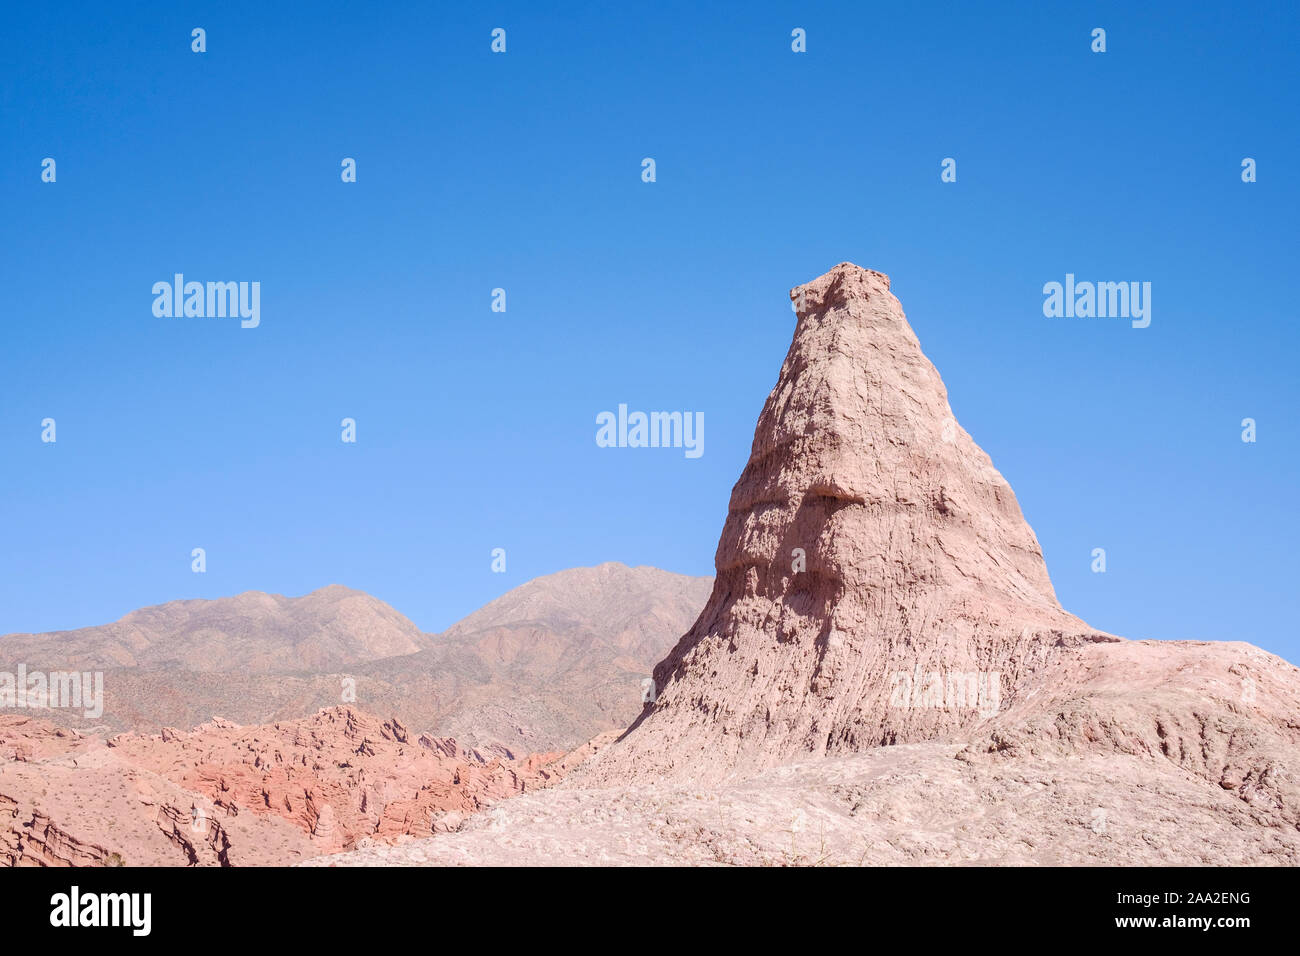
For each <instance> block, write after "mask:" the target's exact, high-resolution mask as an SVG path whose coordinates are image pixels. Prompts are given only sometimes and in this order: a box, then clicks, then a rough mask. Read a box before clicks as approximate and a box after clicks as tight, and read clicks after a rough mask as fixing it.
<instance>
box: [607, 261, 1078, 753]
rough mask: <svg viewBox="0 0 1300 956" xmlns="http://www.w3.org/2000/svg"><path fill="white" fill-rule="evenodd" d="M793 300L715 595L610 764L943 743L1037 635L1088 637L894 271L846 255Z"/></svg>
mask: <svg viewBox="0 0 1300 956" xmlns="http://www.w3.org/2000/svg"><path fill="white" fill-rule="evenodd" d="M790 296H791V300H792V302H793V303H794V307H795V310H796V312H797V313H798V316H799V318H798V324H797V326H796V328H795V332H794V340H793V342H792V343H791V345H790V351H789V353H788V354H787V355H786V359H785V363H784V364H783V365H782V367H781V374H780V377H779V378H778V380H777V383H776V386H775V387H774V388H773V389H772V392H771V394H770V395H769V396H768V398H767V402H766V404H765V405H764V406H763V411H762V413H761V415H760V416H759V419H758V426H757V428H756V429H755V432H754V443H753V448H752V451H751V453H750V458H749V463H748V464H747V465H746V466H745V470H744V472H743V473H742V474H741V476H740V479H739V481H737V482H736V485H735V488H734V489H733V490H732V493H731V504H730V508H729V510H728V513H727V520H726V524H725V526H724V527H723V530H722V537H721V540H720V541H719V543H718V550H717V555H716V566H717V579H716V582H715V584H714V588H713V593H712V595H711V597H710V599H709V602H708V604H707V606H706V607H705V609H704V611H703V613H702V614H701V615H700V617H699V619H698V620H697V621H696V623H695V625H694V627H693V628H692V629H691V630H690V632H689V633H687V634H686V636H685V637H683V638H682V640H681V641H680V642H679V643H678V644H677V646H676V647H675V648H674V650H673V651H672V652H671V653H670V654H669V656H668V657H667V658H666V659H665V660H663V661H662V662H661V663H660V664H659V666H658V667H657V668H656V669H655V681H656V684H657V686H658V688H659V694H658V698H657V700H656V701H655V702H654V703H653V704H651V705H648V706H647V708H646V710H645V711H644V712H643V713H642V716H641V718H640V719H639V720H638V721H637V723H636V724H634V725H633V727H632V728H631V729H630V731H629V732H628V734H627V735H626V736H625V738H624V740H623V741H622V742H621V743H620V745H619V746H618V747H617V748H614V750H613V752H611V753H610V754H608V756H607V758H606V760H604V761H603V762H602V765H603V766H606V767H608V768H610V772H612V773H616V774H621V773H632V774H649V775H662V774H671V773H673V772H674V771H676V770H682V771H684V772H688V773H689V775H690V776H691V777H692V778H695V779H708V778H711V777H717V776H721V775H725V774H726V773H727V772H728V771H729V770H730V769H731V768H732V767H733V765H736V764H739V763H743V764H745V765H746V766H747V767H750V768H752V767H753V766H754V765H756V764H757V765H760V766H761V765H768V764H773V763H780V762H785V761H787V760H789V759H793V758H797V757H799V756H800V755H803V754H809V755H811V754H827V753H839V752H846V751H853V750H860V749H863V748H866V747H872V746H878V745H881V744H888V743H898V742H905V741H911V740H921V739H928V738H932V737H935V736H937V735H939V734H942V733H944V732H947V731H951V730H955V729H958V728H962V727H969V726H971V725H973V724H974V723H976V722H978V721H981V720H987V719H989V717H991V716H992V715H993V714H995V713H996V712H997V710H998V709H999V708H1000V707H1001V706H1002V704H1003V703H1004V702H1005V699H1006V694H1007V688H1008V687H1010V686H1011V684H1010V683H1009V681H1010V680H1011V679H1013V678H1014V676H1015V673H1016V672H1017V671H1018V670H1019V669H1020V668H1021V667H1022V666H1025V664H1026V662H1028V661H1032V658H1033V654H1032V652H1031V651H1030V648H1032V647H1033V646H1034V645H1036V644H1037V643H1039V642H1042V641H1047V640H1050V641H1058V640H1061V639H1062V638H1066V635H1069V636H1070V637H1069V638H1067V639H1079V638H1082V637H1083V636H1084V635H1087V634H1092V633H1093V632H1091V631H1090V629H1089V628H1088V627H1087V625H1085V624H1084V623H1083V622H1082V621H1079V620H1078V619H1077V618H1075V617H1073V616H1071V615H1069V614H1067V613H1066V612H1064V611H1063V610H1062V609H1061V607H1060V605H1059V604H1058V603H1057V600H1056V594H1055V592H1054V591H1053V589H1052V583H1051V580H1050V579H1049V577H1048V574H1047V568H1046V565H1045V564H1044V561H1043V555H1042V551H1041V549H1040V548H1039V545H1038V540H1037V538H1036V537H1035V536H1034V533H1033V531H1032V530H1031V529H1030V527H1029V525H1028V524H1027V523H1026V522H1025V520H1024V517H1023V516H1022V515H1021V513H1020V507H1019V505H1018V504H1017V502H1016V497H1015V494H1014V493H1013V492H1012V490H1011V488H1010V486H1008V484H1007V483H1006V481H1005V480H1004V479H1003V478H1002V476H1001V475H1000V474H999V473H998V471H997V469H995V468H994V467H993V463H992V462H991V461H990V460H989V457H988V455H986V454H985V453H984V452H983V451H982V450H981V449H980V448H979V446H978V445H976V444H975V442H974V441H973V440H972V439H971V437H970V436H969V435H968V434H967V433H966V432H965V431H964V430H963V429H962V428H961V427H960V426H959V425H957V423H956V421H955V420H954V418H953V415H952V410H951V408H949V405H948V397H947V391H946V389H945V388H944V385H943V382H942V380H941V379H940V378H939V374H938V372H937V371H935V368H934V366H933V365H932V364H931V363H930V361H929V360H928V359H927V358H926V357H925V355H924V353H922V351H921V347H920V343H919V342H918V341H917V339H916V336H915V334H914V333H913V332H912V329H911V327H910V326H909V325H908V323H907V319H906V317H905V316H904V315H903V309H902V306H901V305H900V304H899V301H898V299H897V298H895V297H894V295H893V294H892V293H891V292H890V291H889V278H888V277H887V276H885V275H882V274H881V273H879V272H873V271H871V270H868V269H862V268H860V267H858V266H855V265H853V264H851V263H847V262H845V263H841V264H840V265H838V266H836V267H835V268H833V269H832V270H831V271H830V272H828V273H826V274H825V275H823V276H821V277H820V278H818V279H815V280H813V281H812V282H809V283H807V284H806V285H802V286H799V287H797V288H795V289H793V290H791V293H790ZM936 692H937V693H938V697H937V698H936V696H935V694H936Z"/></svg>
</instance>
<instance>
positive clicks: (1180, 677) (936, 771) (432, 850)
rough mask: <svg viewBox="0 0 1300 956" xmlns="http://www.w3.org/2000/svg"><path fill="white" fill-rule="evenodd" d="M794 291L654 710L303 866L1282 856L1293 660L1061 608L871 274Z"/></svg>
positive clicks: (1026, 534)
mask: <svg viewBox="0 0 1300 956" xmlns="http://www.w3.org/2000/svg"><path fill="white" fill-rule="evenodd" d="M791 298H792V300H793V302H794V305H795V309H796V311H797V313H798V322H797V325H796V329H795V332H794V339H793V342H792V344H791V347H790V351H789V354H788V355H787V357H786V360H785V363H784V365H783V366H782V369H781V373H780V376H779V378H778V380H777V384H776V386H775V387H774V388H773V390H772V392H771V394H770V395H769V396H768V399H767V402H766V404H765V405H764V407H763V410H762V413H761V415H760V416H759V420H758V426H757V429H756V431H755V436H754V443H753V448H752V453H751V456H750V460H749V463H748V464H747V465H746V467H745V469H744V472H743V473H742V475H741V477H740V479H739V480H738V481H737V483H736V486H735V488H734V490H733V492H732V496H731V503H730V507H729V509H728V513H727V518H726V522H725V525H724V527H723V531H722V536H721V540H720V542H719V545H718V550H717V555H716V568H717V577H716V580H715V582H714V586H713V592H712V595H711V596H710V598H709V601H708V603H707V605H706V606H705V608H704V611H703V612H702V613H701V614H700V616H699V618H698V619H697V620H696V622H695V624H694V626H693V627H691V628H690V629H689V631H687V632H686V634H685V636H684V637H683V638H682V640H681V641H680V642H679V643H678V644H677V645H676V647H674V648H673V650H672V651H671V652H670V653H669V654H668V655H667V656H666V657H665V658H664V660H663V661H661V662H660V663H659V665H658V666H657V667H656V668H655V679H656V681H657V684H658V686H659V688H660V690H659V694H658V698H657V700H655V701H654V702H653V703H650V704H647V705H646V706H645V708H644V709H643V711H642V713H641V715H640V716H639V717H638V718H637V720H636V721H635V722H634V723H633V724H632V726H631V727H630V728H629V729H628V731H627V732H626V733H625V734H623V735H622V736H621V737H620V738H619V739H617V740H616V741H615V742H613V743H611V744H609V745H608V746H603V747H600V748H599V749H598V750H597V752H595V753H594V754H593V755H592V756H591V757H590V758H589V759H587V760H585V761H584V762H583V763H582V764H581V765H580V766H579V767H578V768H577V770H576V771H575V772H574V773H572V774H571V775H569V776H568V777H567V778H566V780H565V781H564V782H563V783H562V784H561V785H560V786H559V787H557V788H556V789H553V790H548V791H546V792H544V793H540V794H537V795H534V796H532V797H523V798H519V799H518V800H516V801H512V802H509V803H506V804H503V805H501V806H499V807H495V808H493V810H492V811H490V812H489V814H487V815H484V816H482V817H479V818H476V819H474V820H472V821H469V822H467V823H466V824H465V825H464V827H463V828H462V830H461V831H460V832H458V833H456V834H453V835H451V836H449V837H439V838H437V839H434V840H431V841H423V842H420V843H418V844H410V845H407V846H404V847H401V848H396V849H390V850H383V851H372V852H368V853H363V854H358V855H356V856H355V857H353V858H350V859H343V858H337V857H336V858H331V859H329V860H323V861H321V862H323V863H339V862H386V863H392V862H436V863H461V862H469V861H471V860H481V859H484V858H485V855H486V857H487V858H489V859H490V858H492V857H493V851H489V850H488V844H491V845H492V846H494V847H497V848H498V849H497V850H496V851H495V859H496V860H497V861H498V862H505V861H506V860H507V859H509V860H511V861H513V862H531V863H547V862H586V863H612V862H624V863H628V862H636V863H651V862H663V863H707V862H718V863H902V862H912V863H915V862H940V863H953V862H964V861H983V862H1004V863H1026V864H1031V863H1036V864H1042V863H1089V862H1091V863H1148V864H1158V863H1274V864H1281V863H1286V864H1294V863H1296V862H1300V785H1298V784H1297V773H1298V772H1300V671H1298V670H1297V669H1296V668H1295V667H1294V666H1292V665H1291V664H1288V663H1287V662H1285V661H1283V660H1281V659H1280V658H1277V657H1275V656H1274V655H1271V654H1268V653H1266V652H1264V651H1262V650H1260V649H1258V648H1255V647H1253V646H1251V645H1248V644H1243V643H1208V642H1193V641H1188V642H1153V641H1130V640H1125V639H1123V638H1120V637H1116V636H1114V635H1110V634H1106V633H1102V632H1099V631H1097V630H1095V629H1093V628H1091V627H1089V626H1088V625H1087V624H1085V623H1084V622H1083V621H1081V620H1079V619H1078V618H1077V617H1075V616H1073V615H1071V614H1069V613H1068V612H1066V611H1065V610H1063V609H1062V608H1061V607H1060V605H1059V603H1058V602H1057V600H1056V596H1055V593H1054V591H1053V589H1052V585H1051V581H1050V579H1049V577H1048V573H1047V568H1046V565H1045V563H1044V561H1043V556H1042V552H1041V550H1040V548H1039V546H1038V542H1037V540H1036V538H1035V536H1034V534H1033V532H1032V530H1031V529H1030V528H1029V526H1028V524H1027V523H1026V522H1025V520H1024V517H1023V516H1022V515H1021V513H1020V509H1019V506H1018V505H1017V502H1016V499H1015V495H1014V494H1013V493H1012V491H1011V489H1010V487H1009V486H1008V485H1007V483H1006V482H1005V481H1004V480H1003V478H1002V476H1001V475H1000V474H999V473H998V472H997V470H996V469H995V468H994V466H993V464H992V462H991V461H990V460H989V458H988V456H987V455H985V454H984V452H983V451H981V450H980V448H979V447H978V446H977V445H976V444H975V442H974V440H973V439H972V438H971V437H970V436H969V435H968V434H967V433H966V432H965V431H964V430H963V429H962V428H961V427H960V426H959V425H958V424H957V423H956V421H955V419H954V417H953V415H952V410H951V408H950V407H949V404H948V400H947V394H946V391H945V389H944V386H943V383H942V381H941V380H940V378H939V375H938V373H937V372H936V371H935V369H934V367H933V365H931V364H930V362H929V360H928V359H926V357H925V356H924V354H923V353H922V351H921V348H920V345H919V343H918V342H917V339H916V336H915V335H914V334H913V332H912V330H911V328H910V327H909V326H908V323H907V320H906V318H905V317H904V315H903V311H902V307H901V306H900V304H899V302H898V300H897V299H896V298H895V297H894V296H893V295H892V294H891V293H890V290H889V280H888V278H887V277H886V276H884V275H881V274H880V273H877V272H872V271H870V270H866V269H861V268H859V267H857V266H854V265H852V264H849V263H842V264H841V265H839V266H836V267H835V268H834V269H832V270H831V271H830V272H829V273H827V274H826V275H824V276H822V277H820V278H818V279H816V280H814V281H813V282H811V283H808V284H807V285H804V286H801V287H798V288H796V289H794V290H792V292H791Z"/></svg>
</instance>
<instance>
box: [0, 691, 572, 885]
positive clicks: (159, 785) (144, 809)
mask: <svg viewBox="0 0 1300 956" xmlns="http://www.w3.org/2000/svg"><path fill="white" fill-rule="evenodd" d="M561 756H562V755H561V754H558V753H556V754H537V755H531V756H528V757H524V758H515V757H514V756H513V755H510V754H502V753H484V752H480V751H476V750H464V749H462V748H461V747H460V746H459V745H457V743H456V741H454V740H451V739H450V738H435V737H430V736H429V735H427V734H420V735H412V734H411V733H410V732H409V731H408V730H407V728H406V727H405V726H403V725H402V723H401V722H400V721H398V720H396V719H389V720H380V719H378V718H376V717H372V716H370V715H369V714H366V713H364V712H361V711H358V710H355V709H352V708H347V707H338V708H334V709H331V710H325V711H321V712H320V713H317V714H314V715H313V716H311V717H308V718H303V719H300V720H297V721H287V722H283V723H277V724H272V725H263V726H252V727H240V726H238V725H236V724H234V723H232V722H230V721H228V720H222V719H220V718H215V719H214V720H213V721H211V722H210V723H207V724H203V725H201V726H199V727H197V728H195V729H194V730H192V731H169V732H168V733H167V734H166V735H135V734H121V735H118V736H116V737H113V738H111V739H110V740H107V741H106V740H104V739H103V738H102V737H100V736H98V735H83V734H79V733H77V732H76V731H69V730H65V729H60V728H55V727H54V726H52V725H50V724H48V723H46V722H45V721H37V720H32V719H30V718H25V717H14V716H0V864H8V865H11V866H12V865H18V866H23V865H36V866H78V865H105V866H107V865H116V864H120V863H126V864H127V865H177V866H196V865H197V866H239V865H268V864H276V865H283V864H286V863H292V862H296V861H300V860H303V859H306V858H309V857H311V856H314V855H317V854H321V853H331V852H337V851H340V850H344V849H350V848H352V847H354V846H358V845H366V844H383V843H386V842H389V841H392V840H398V839H402V838H405V837H410V836H427V835H428V834H430V833H433V832H435V829H437V828H439V825H440V824H442V821H443V819H444V817H445V816H446V815H447V814H449V813H455V814H458V815H459V818H460V819H462V820H463V819H465V818H467V817H469V816H470V815H471V814H473V813H475V812H477V811H479V810H481V809H482V808H483V807H485V806H486V805H488V804H489V803H491V802H492V801H495V800H499V799H502V798H505V797H507V796H511V795H514V794H516V793H522V792H524V791H525V790H528V789H531V788H533V787H543V786H548V785H549V784H551V783H553V782H555V781H557V780H558V779H560V777H562V776H563V774H564V773H565V772H567V770H568V769H569V768H568V766H567V765H565V764H562V763H561V764H557V765H555V766H551V764H552V763H553V761H554V760H556V759H557V758H559V757H561ZM441 828H442V829H446V826H445V824H443V825H442V826H441Z"/></svg>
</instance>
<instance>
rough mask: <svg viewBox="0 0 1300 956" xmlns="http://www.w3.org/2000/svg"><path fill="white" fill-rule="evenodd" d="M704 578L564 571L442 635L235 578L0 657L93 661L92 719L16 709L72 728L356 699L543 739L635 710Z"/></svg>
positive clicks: (372, 605)
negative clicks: (100, 687)
mask: <svg viewBox="0 0 1300 956" xmlns="http://www.w3.org/2000/svg"><path fill="white" fill-rule="evenodd" d="M711 585H712V579H711V578H692V577H688V576H685V575H679V574H673V573H671V572H668V571H662V570H659V569H657V568H650V567H637V568H629V567H627V566H625V565H622V564H617V563H606V564H602V565H598V566H596V567H590V568H574V569H570V570H566V571H560V572H557V573H555V574H550V575H546V576H543V577H540V578H536V579H534V580H532V581H529V582H526V583H525V584H522V585H520V586H519V587H517V588H514V589H513V590H511V591H509V592H507V593H506V594H504V595H502V596H501V597H499V598H497V599H496V600H494V601H492V602H490V603H489V604H487V605H486V606H484V607H483V608H481V609H480V610H478V611H475V612H473V613H471V614H470V615H468V616H467V617H465V618H463V619H462V620H460V621H458V622H457V623H456V624H454V625H452V626H451V627H450V628H448V629H447V630H446V631H444V632H443V633H441V634H430V633H425V632H422V631H421V630H420V629H419V628H418V627H417V626H416V625H415V624H414V623H413V622H412V621H411V620H410V619H408V618H407V617H405V616H404V615H402V614H401V613H400V612H398V611H397V610H395V609H394V608H392V607H391V606H390V605H388V604H386V603H384V602H383V601H380V600H378V599H377V598H374V597H372V596H370V595H368V594H366V593H365V592H362V591H357V590H353V589H351V588H347V587H343V586H341V585H330V586H328V587H324V588H321V589H319V590H316V591H312V592H311V593H309V594H306V595H303V596H301V597H285V596H283V595H276V594H266V593H263V592H260V591H247V592H244V593H242V594H238V595H235V596H233V597H228V598H217V599H215V600H182V601H172V602H168V603H166V604H160V605H156V606H153V607H146V608H141V609H139V610H137V611H132V612H131V613H129V614H127V615H125V616H124V617H122V618H121V619H120V620H118V621H115V622H113V623H111V624H105V625H101V626H97V627H86V628H78V629H76V630H70V631H56V632H50V633H46V634H8V635H4V636H2V637H0V670H2V669H5V668H8V669H10V670H13V669H14V668H15V667H16V666H17V664H18V663H19V662H22V663H24V664H25V665H26V666H27V668H28V669H29V670H36V669H41V670H44V671H47V672H48V671H54V670H58V669H65V670H92V671H98V670H102V671H103V672H104V675H105V676H104V685H105V706H104V714H103V717H102V718H99V719H98V720H88V719H85V718H84V717H82V716H81V715H80V712H69V711H63V710H58V709H50V710H40V711H23V712H24V713H28V714H29V715H32V716H40V717H42V718H45V719H48V720H52V721H54V722H56V723H60V724H66V725H69V726H76V727H81V728H83V729H84V728H86V727H87V726H95V725H102V726H104V727H105V728H106V729H109V730H131V731H139V732H157V731H158V730H160V729H162V728H163V727H179V728H189V727H193V726H197V725H198V724H200V723H202V722H204V721H207V720H208V719H210V718H211V717H212V716H213V715H219V716H222V717H224V718H227V719H230V720H233V721H235V722H237V723H241V724H255V723H266V722H269V721H275V720H291V719H296V718H299V717H304V716H308V715H310V714H313V713H315V712H316V711H317V710H319V709H321V708H323V707H333V706H338V705H340V704H353V703H355V704H357V705H358V706H361V707H364V708H366V709H368V710H371V711H373V712H376V713H382V714H385V715H392V716H396V717H399V718H400V719H401V720H403V721H405V722H406V723H407V724H409V725H410V726H411V727H413V728H415V729H416V730H418V731H428V732H430V733H442V734H455V735H456V736H457V737H458V738H459V739H461V740H463V741H465V742H467V743H491V742H494V741H495V742H501V743H504V744H506V745H507V746H510V747H513V748H520V747H522V748H524V749H526V750H543V749H555V748H562V747H571V746H576V745H577V744H579V743H582V742H584V741H585V740H587V739H589V738H590V737H592V736H594V735H595V734H597V733H600V732H601V731H604V730H608V729H611V728H614V727H620V726H625V725H626V724H627V723H628V722H630V721H631V720H632V719H633V718H634V717H635V716H636V714H637V713H638V712H639V710H640V703H641V702H640V697H639V684H640V681H641V679H643V678H644V677H648V676H649V674H650V671H651V669H652V668H653V666H654V665H655V663H657V662H658V661H659V659H660V658H662V657H663V655H664V654H665V653H667V651H668V649H669V648H671V647H672V646H673V644H675V643H676V641H677V639H678V638H679V637H680V636H681V635H682V634H683V633H685V631H686V630H687V629H688V628H689V627H690V625H691V622H692V621H693V620H694V619H695V616H696V614H698V612H699V609H700V608H701V607H703V605H704V602H705V600H706V599H707V597H708V594H709V590H710V587H711ZM348 681H351V682H353V684H354V688H355V699H349V697H348V696H347V695H348V694H349V693H351V690H350V689H349V685H348V683H347V682H348Z"/></svg>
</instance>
